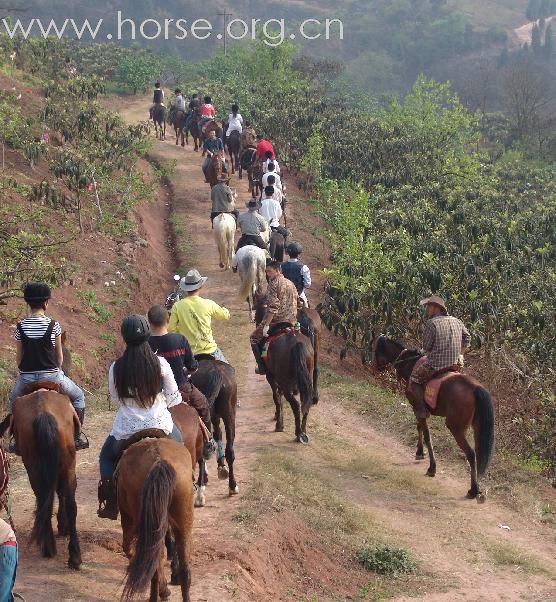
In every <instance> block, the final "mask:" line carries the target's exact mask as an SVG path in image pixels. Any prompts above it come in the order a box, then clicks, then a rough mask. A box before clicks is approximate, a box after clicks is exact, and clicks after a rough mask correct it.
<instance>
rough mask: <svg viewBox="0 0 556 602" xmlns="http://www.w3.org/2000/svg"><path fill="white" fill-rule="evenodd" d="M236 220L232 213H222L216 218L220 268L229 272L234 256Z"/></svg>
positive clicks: (215, 233)
mask: <svg viewBox="0 0 556 602" xmlns="http://www.w3.org/2000/svg"><path fill="white" fill-rule="evenodd" d="M235 234H236V220H235V219H234V216H233V215H232V214H231V213H221V214H220V215H217V216H216V217H215V218H214V238H215V239H216V245H217V246H218V254H219V255H220V267H221V268H224V269H225V270H229V269H230V268H231V267H232V259H233V256H234V238H235Z"/></svg>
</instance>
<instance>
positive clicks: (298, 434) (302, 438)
mask: <svg viewBox="0 0 556 602" xmlns="http://www.w3.org/2000/svg"><path fill="white" fill-rule="evenodd" d="M284 395H285V396H286V399H287V400H288V401H289V402H290V406H291V409H292V412H293V417H294V420H295V439H296V441H297V442H298V443H308V442H309V439H308V437H307V435H306V434H305V433H304V432H303V430H302V429H301V409H300V407H299V401H297V399H296V398H295V396H294V395H293V394H292V393H291V392H289V391H288V392H287V393H286V392H284Z"/></svg>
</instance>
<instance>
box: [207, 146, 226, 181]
mask: <svg viewBox="0 0 556 602" xmlns="http://www.w3.org/2000/svg"><path fill="white" fill-rule="evenodd" d="M221 175H222V153H221V152H218V153H212V155H211V157H210V163H209V166H208V168H207V180H208V183H209V184H210V187H211V188H214V186H216V184H218V182H219V178H220V176H221Z"/></svg>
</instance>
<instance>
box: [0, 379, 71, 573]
mask: <svg viewBox="0 0 556 602" xmlns="http://www.w3.org/2000/svg"><path fill="white" fill-rule="evenodd" d="M26 393H27V394H26V395H24V396H22V397H18V398H17V399H16V400H15V402H14V407H13V421H12V432H13V435H14V438H15V442H16V444H17V447H18V448H19V450H20V452H21V457H22V460H23V464H24V465H25V469H26V470H27V474H28V475H29V482H30V483H31V487H32V489H33V492H34V493H35V497H36V509H35V521H34V524H33V529H32V531H31V541H34V542H36V543H37V544H38V546H39V547H40V549H41V552H42V555H43V556H44V557H45V558H52V557H54V556H55V555H56V540H55V538H54V532H53V530H52V522H51V517H52V511H53V506H54V496H55V494H56V493H57V494H58V515H57V518H58V534H59V535H60V536H67V535H69V545H68V553H69V558H68V566H69V567H70V568H72V569H79V567H80V566H81V550H80V547H79V538H78V536H77V527H76V517H77V504H76V502H75V490H76V488H77V479H76V476H75V443H74V426H75V424H76V421H77V416H76V414H75V412H74V410H73V408H72V406H71V403H70V400H69V398H68V397H67V396H66V395H61V394H60V393H58V387H57V385H55V384H54V383H50V382H37V383H33V384H32V385H30V386H29V387H28V388H27V389H26ZM5 430H6V426H5V425H4V426H3V429H2V430H0V436H2V435H3V434H4V431H5Z"/></svg>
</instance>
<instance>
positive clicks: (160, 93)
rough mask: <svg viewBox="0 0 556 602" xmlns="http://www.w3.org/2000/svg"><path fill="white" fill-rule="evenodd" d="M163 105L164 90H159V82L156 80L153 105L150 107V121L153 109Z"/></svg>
mask: <svg viewBox="0 0 556 602" xmlns="http://www.w3.org/2000/svg"><path fill="white" fill-rule="evenodd" d="M163 104H164V90H163V89H162V88H161V84H160V80H157V81H156V83H155V85H154V90H153V104H152V106H151V111H150V113H151V119H152V117H153V109H154V107H155V105H163Z"/></svg>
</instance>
